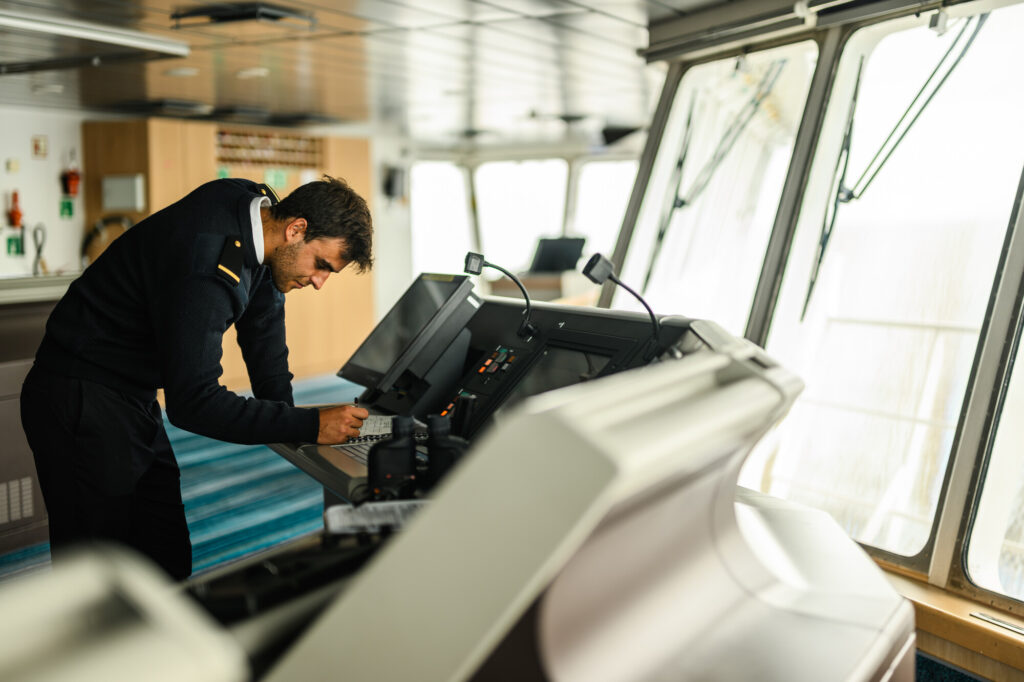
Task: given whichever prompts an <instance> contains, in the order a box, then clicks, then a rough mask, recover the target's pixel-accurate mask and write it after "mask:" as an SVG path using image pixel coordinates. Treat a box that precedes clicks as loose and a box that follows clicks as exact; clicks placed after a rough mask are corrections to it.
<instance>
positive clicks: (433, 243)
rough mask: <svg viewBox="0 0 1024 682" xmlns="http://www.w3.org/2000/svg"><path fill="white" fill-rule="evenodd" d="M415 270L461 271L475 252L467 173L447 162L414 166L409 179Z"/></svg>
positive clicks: (432, 162) (413, 263) (421, 163)
mask: <svg viewBox="0 0 1024 682" xmlns="http://www.w3.org/2000/svg"><path fill="white" fill-rule="evenodd" d="M409 192H410V198H409V202H410V225H411V230H412V239H411V242H412V249H411V251H412V271H413V272H415V273H419V272H462V267H463V260H464V258H465V256H466V252H467V251H474V250H475V248H476V247H474V246H473V239H472V236H471V231H470V223H469V194H468V192H467V186H466V171H465V169H464V168H461V167H459V166H456V165H455V164H454V163H451V162H447V161H423V162H420V163H416V164H413V167H412V171H411V173H410V178H409Z"/></svg>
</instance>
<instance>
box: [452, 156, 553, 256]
mask: <svg viewBox="0 0 1024 682" xmlns="http://www.w3.org/2000/svg"><path fill="white" fill-rule="evenodd" d="M568 178H569V164H568V163H566V162H565V160H564V159H542V160H535V161H492V162H489V163H484V164H481V165H480V166H479V167H478V168H477V169H476V201H477V215H478V216H479V220H480V239H481V240H482V241H483V244H482V246H483V253H484V257H485V258H487V260H489V261H491V262H492V263H495V264H497V265H500V266H501V267H503V268H505V269H506V270H511V271H512V272H518V271H523V270H526V269H527V268H528V267H529V266H530V262H531V261H532V260H533V253H534V250H535V249H536V247H537V240H538V239H539V238H540V237H559V236H561V235H562V221H563V219H564V216H565V190H566V183H567V182H568ZM463 255H465V254H463Z"/></svg>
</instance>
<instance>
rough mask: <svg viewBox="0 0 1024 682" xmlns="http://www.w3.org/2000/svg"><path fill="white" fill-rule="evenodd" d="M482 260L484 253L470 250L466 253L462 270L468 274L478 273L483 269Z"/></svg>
mask: <svg viewBox="0 0 1024 682" xmlns="http://www.w3.org/2000/svg"><path fill="white" fill-rule="evenodd" d="M484 262H485V261H484V255H483V254H482V253H473V252H472V251H470V252H469V253H467V254H466V264H465V266H464V267H463V271H464V272H466V274H469V275H479V274H480V272H481V271H482V270H483V269H484Z"/></svg>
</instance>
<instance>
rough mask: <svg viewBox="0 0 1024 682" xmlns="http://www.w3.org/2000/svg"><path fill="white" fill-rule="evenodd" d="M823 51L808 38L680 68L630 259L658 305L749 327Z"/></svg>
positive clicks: (630, 274)
mask: <svg viewBox="0 0 1024 682" xmlns="http://www.w3.org/2000/svg"><path fill="white" fill-rule="evenodd" d="M816 59H817V45H816V44H815V43H813V42H803V43H798V44H796V45H787V46H784V47H779V48H774V49H770V50H764V51H761V52H756V53H751V54H748V55H745V56H743V57H741V58H729V59H723V60H719V61H716V62H711V63H708V64H703V65H700V66H697V67H694V68H693V69H691V70H690V71H688V72H687V73H686V74H685V75H684V76H683V80H682V82H681V83H680V85H679V90H678V93H677V95H676V97H675V100H674V102H673V104H672V110H671V112H670V114H669V121H668V123H667V126H666V129H665V133H664V135H663V137H662V142H661V145H660V147H659V150H658V155H657V157H656V159H655V164H654V167H653V169H652V174H651V180H650V182H649V184H648V188H647V192H646V195H645V196H644V201H643V204H642V206H641V211H640V215H639V217H638V220H637V225H636V229H635V231H634V235H633V240H632V242H631V246H630V251H629V254H628V255H627V258H626V262H625V263H624V266H623V269H622V279H623V281H624V282H626V283H627V284H629V285H631V286H633V287H634V288H637V289H642V290H643V293H644V295H645V297H646V298H647V300H648V302H649V303H650V304H651V306H652V307H653V308H654V309H655V310H657V311H658V312H661V313H672V314H682V315H687V316H689V317H698V318H708V319H713V320H715V321H716V322H717V323H719V324H720V325H722V326H723V327H725V328H726V329H728V330H729V331H730V332H732V333H734V334H737V335H742V334H743V332H744V330H745V327H746V321H747V317H748V315H749V312H750V304H751V302H752V300H753V297H754V290H755V288H756V286H757V280H758V275H759V274H760V271H761V265H762V262H763V260H764V252H765V248H766V247H767V244H768V237H769V235H770V233H771V229H772V224H773V223H774V220H775V212H776V210H777V208H778V203H779V197H780V195H781V193H782V185H783V183H784V181H785V177H786V169H787V167H788V165H789V160H790V157H791V156H792V153H793V144H794V141H795V137H796V131H797V128H798V126H799V124H800V118H801V116H802V114H803V106H804V102H805V100H806V97H807V90H808V88H809V87H810V82H811V76H812V74H813V70H814V65H815V62H816ZM659 233H663V236H662V237H661V238H660V239H659V236H658V235H659ZM612 305H613V307H616V308H620V307H621V308H626V309H639V308H638V306H639V303H637V302H636V301H635V300H634V299H633V298H632V297H631V296H629V295H628V294H625V293H622V292H617V293H616V295H615V299H614V301H613V304H612Z"/></svg>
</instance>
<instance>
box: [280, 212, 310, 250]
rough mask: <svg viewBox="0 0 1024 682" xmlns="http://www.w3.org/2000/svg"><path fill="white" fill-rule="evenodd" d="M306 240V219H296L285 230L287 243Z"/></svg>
mask: <svg viewBox="0 0 1024 682" xmlns="http://www.w3.org/2000/svg"><path fill="white" fill-rule="evenodd" d="M305 238H306V219H305V218H294V219H293V220H292V221H291V222H289V223H288V224H287V225H286V226H285V228H284V240H285V242H287V243H289V244H292V243H295V242H297V241H300V240H303V239H305Z"/></svg>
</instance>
